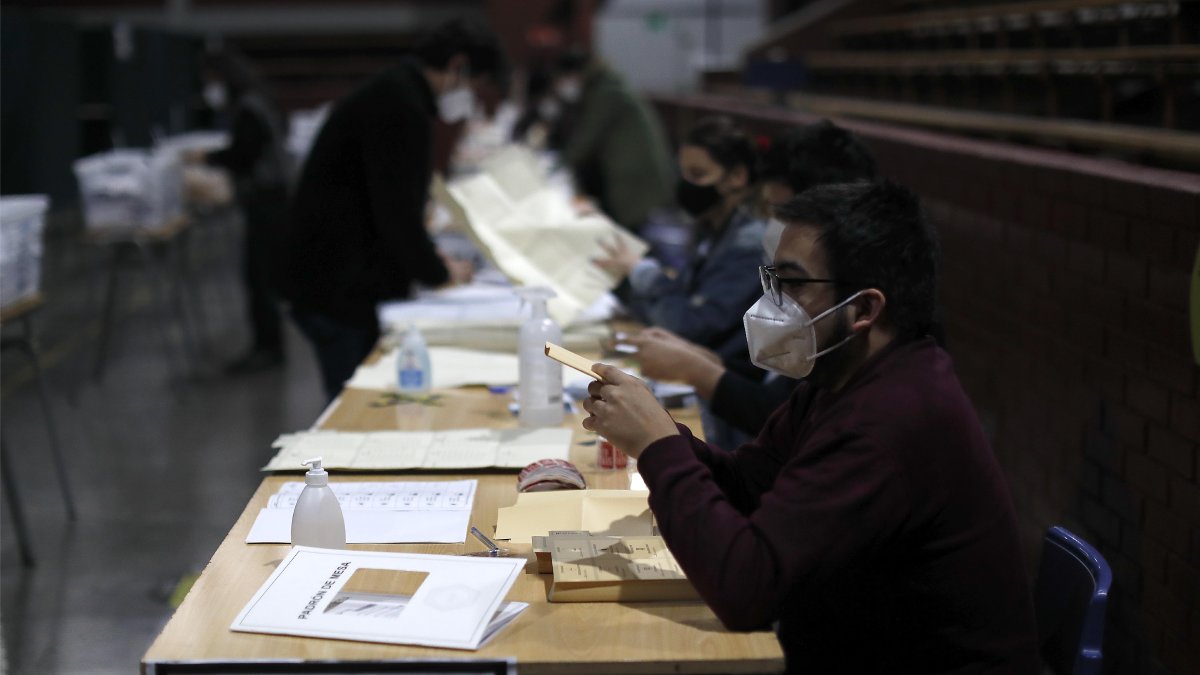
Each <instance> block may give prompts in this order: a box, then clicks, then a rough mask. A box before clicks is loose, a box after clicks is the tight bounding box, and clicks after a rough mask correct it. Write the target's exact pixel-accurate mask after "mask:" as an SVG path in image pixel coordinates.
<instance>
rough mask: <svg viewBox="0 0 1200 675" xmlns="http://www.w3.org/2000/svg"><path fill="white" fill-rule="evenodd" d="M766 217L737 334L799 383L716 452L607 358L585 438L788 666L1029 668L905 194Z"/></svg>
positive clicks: (810, 669)
mask: <svg viewBox="0 0 1200 675" xmlns="http://www.w3.org/2000/svg"><path fill="white" fill-rule="evenodd" d="M776 217H777V218H778V219H779V220H781V221H782V222H783V223H785V224H786V226H785V228H784V230H783V232H782V235H781V238H780V242H779V246H778V248H777V249H776V252H775V256H774V261H773V262H774V264H773V265H769V266H765V267H764V268H763V271H762V279H763V282H764V283H763V296H762V298H761V299H759V300H758V302H757V303H755V305H754V306H753V307H752V308H751V309H750V310H749V311H748V312H747V313H746V333H747V340H748V342H749V345H750V353H751V356H752V358H753V359H754V361H755V363H757V364H758V365H760V366H762V367H764V368H767V369H770V370H773V371H775V372H779V373H782V374H784V375H788V376H790V377H794V378H801V379H802V382H801V383H800V384H799V385H798V386H797V387H796V390H795V392H794V393H793V394H792V397H791V399H790V400H789V401H788V402H787V404H786V405H785V406H784V407H782V408H780V409H779V410H778V411H776V412H775V413H774V414H773V415H772V416H771V418H770V419H769V420H768V421H767V424H766V427H765V428H764V429H763V430H762V432H761V433H760V434H759V435H758V437H757V438H756V439H755V440H754V441H753V442H751V443H748V444H746V445H743V446H742V447H740V448H738V449H737V450H736V451H735V452H733V453H724V452H714V451H713V449H712V448H711V447H710V446H708V445H707V444H706V443H704V442H702V441H699V440H697V439H696V438H694V437H693V436H692V435H691V433H690V432H689V430H688V429H687V428H686V427H683V426H677V425H676V424H675V423H674V422H673V421H672V419H671V417H670V415H669V414H668V413H667V412H666V411H665V410H663V409H662V408H661V407H660V406H659V405H658V404H657V402H656V400H655V398H654V396H653V394H652V393H651V392H650V391H649V390H648V389H647V388H646V386H645V385H644V384H643V383H642V381H641V380H639V379H637V378H634V377H632V376H630V375H627V374H625V373H622V372H621V371H620V370H619V369H617V368H615V367H612V366H607V365H603V364H598V365H596V366H595V371H596V373H597V374H598V375H600V376H601V377H602V378H603V379H602V380H601V381H598V382H594V383H592V385H591V386H590V387H589V393H590V397H589V398H588V399H587V400H586V401H585V402H584V404H583V406H584V409H585V410H586V411H587V412H588V413H589V417H587V418H586V419H585V420H584V422H583V426H584V427H585V428H587V429H590V430H594V431H596V432H597V433H600V434H602V435H604V436H605V437H607V438H608V439H609V440H611V441H612V442H613V443H614V444H615V445H616V446H617V447H620V448H621V449H623V450H624V451H625V452H627V453H628V454H629V455H630V456H633V457H636V458H637V459H638V471H639V472H640V473H641V474H642V476H643V477H644V479H645V481H646V485H647V486H648V487H649V489H650V497H649V500H650V507H651V509H652V510H653V511H654V515H655V518H656V519H657V521H658V524H659V528H660V529H661V531H662V535H663V537H664V539H665V540H666V542H667V545H668V546H669V547H670V549H671V551H672V552H673V553H674V555H675V557H676V558H677V559H678V561H679V564H680V565H681V566H682V568H683V569H684V571H685V572H686V573H687V576H688V579H690V580H691V582H692V584H694V585H695V587H696V590H697V591H698V592H699V594H700V596H701V597H702V598H703V599H704V601H705V602H706V603H707V604H708V605H709V606H710V607H711V608H712V609H713V611H714V612H715V613H716V615H717V616H718V617H719V618H720V620H721V621H722V623H723V624H724V625H725V626H726V627H727V628H729V629H731V630H756V629H764V628H768V627H771V626H773V625H774V626H775V627H776V630H777V634H778V637H779V641H780V644H781V646H782V648H783V651H784V655H785V658H786V663H787V670H788V672H793V673H832V672H849V673H876V672H887V673H965V672H970V673H997V674H999V673H1004V674H1011V673H1034V672H1037V668H1038V658H1037V644H1036V643H1037V638H1036V630H1035V625H1034V613H1033V606H1032V599H1031V594H1030V588H1029V582H1028V579H1027V578H1026V574H1025V570H1024V567H1023V564H1022V555H1021V550H1020V544H1019V539H1018V535H1017V525H1016V518H1015V515H1014V510H1013V506H1012V502H1011V500H1010V497H1009V492H1008V487H1007V485H1006V484H1005V479H1004V473H1003V472H1002V471H1001V469H1000V467H999V465H998V463H997V462H996V459H995V457H994V456H993V454H992V451H991V449H990V448H989V447H988V443H987V440H986V439H985V437H984V433H983V429H982V428H981V426H980V423H979V420H978V418H977V417H976V414H975V411H974V410H973V408H972V406H971V402H970V401H969V400H968V398H967V396H966V394H965V392H964V391H963V389H962V386H961V385H960V383H959V382H958V379H957V377H956V376H955V374H954V368H953V364H952V362H951V360H950V357H949V356H948V355H947V354H946V353H945V352H944V351H943V350H942V349H941V348H940V347H939V346H938V345H937V344H936V342H935V341H934V339H933V338H931V337H928V336H926V334H927V332H928V328H929V325H930V324H931V322H932V321H933V313H934V298H935V293H936V287H937V280H938V267H939V263H938V260H937V256H938V254H937V241H936V238H935V234H934V232H933V230H932V229H931V228H930V226H929V225H928V224H927V222H926V221H925V219H924V217H923V216H922V214H921V209H920V205H919V203H918V200H917V198H916V197H915V196H914V195H913V194H912V193H910V192H909V191H908V190H906V189H904V188H902V187H900V186H898V185H895V184H892V183H882V184H863V183H858V184H848V185H829V186H822V187H817V188H813V189H812V190H809V191H807V192H805V193H804V194H802V195H801V196H800V197H798V198H796V199H794V200H793V201H791V202H789V203H787V204H786V205H784V206H782V207H780V208H779V209H777V211H776ZM922 336H924V337H922Z"/></svg>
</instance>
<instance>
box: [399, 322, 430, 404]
mask: <svg viewBox="0 0 1200 675" xmlns="http://www.w3.org/2000/svg"><path fill="white" fill-rule="evenodd" d="M432 379H433V368H432V367H431V366H430V365H429V349H428V348H426V346H425V338H423V337H422V336H421V331H419V330H417V327H416V326H409V327H408V334H407V335H405V336H404V342H403V343H401V345H400V351H399V353H397V354H396V382H397V383H398V384H399V385H400V391H410V392H412V391H429V388H430V386H431V384H430V382H431V380H432Z"/></svg>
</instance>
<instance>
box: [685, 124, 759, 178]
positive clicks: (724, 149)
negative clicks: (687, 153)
mask: <svg viewBox="0 0 1200 675" xmlns="http://www.w3.org/2000/svg"><path fill="white" fill-rule="evenodd" d="M683 144H684V145H694V146H696V147H698V148H704V149H705V150H706V151H708V154H710V155H712V158H713V160H714V161H716V163H717V164H720V165H721V166H722V167H724V168H725V169H727V170H728V169H734V168H736V167H738V166H744V167H746V176H747V179H748V180H747V182H749V183H753V182H754V180H755V177H756V176H757V169H758V167H757V164H756V162H755V153H754V142H753V141H752V140H751V139H750V136H748V135H747V134H746V132H744V131H742V129H741V128H740V127H738V126H737V125H736V124H734V123H733V120H732V119H730V118H728V117H725V116H724V115H717V116H714V117H706V118H704V119H702V120H700V121H699V122H697V123H696V126H694V127H692V128H691V129H690V130H689V131H688V132H687V135H686V136H684V137H683Z"/></svg>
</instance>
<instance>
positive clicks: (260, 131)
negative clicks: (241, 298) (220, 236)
mask: <svg viewBox="0 0 1200 675" xmlns="http://www.w3.org/2000/svg"><path fill="white" fill-rule="evenodd" d="M201 77H202V79H203V81H204V89H203V96H204V101H205V103H207V105H208V106H209V107H210V108H212V109H213V110H214V111H216V112H219V113H225V114H227V116H228V117H229V119H230V120H231V123H230V144H229V147H227V148H224V149H222V150H217V151H214V152H209V153H206V154H205V153H200V154H199V155H198V156H191V157H189V158H188V159H189V160H193V161H202V162H204V163H206V164H209V165H212V166H216V167H221V168H224V169H225V170H227V171H228V172H229V175H230V177H231V178H232V182H233V187H234V196H235V199H236V201H237V206H238V208H239V210H240V211H241V214H242V224H243V229H244V232H243V239H242V256H243V259H242V283H243V284H244V286H245V288H246V305H247V310H248V313H249V319H250V326H251V330H252V332H253V342H252V344H251V347H250V350H249V351H248V352H247V353H246V354H244V355H242V356H241V357H239V358H238V359H236V360H234V361H233V362H232V363H230V364H228V365H227V366H226V372H228V373H230V374H235V375H236V374H244V373H252V372H258V371H261V370H265V369H269V368H273V367H277V366H279V365H280V364H282V363H283V359H284V350H283V319H282V317H281V315H280V311H279V304H278V302H279V298H278V293H277V291H276V284H275V270H274V262H275V261H274V258H275V253H276V251H277V250H278V248H279V246H278V236H279V232H280V229H281V227H282V224H283V222H284V219H285V217H286V214H287V180H288V161H287V155H286V153H285V152H284V149H283V143H284V139H285V138H286V136H287V134H286V130H285V129H286V122H285V121H284V118H283V114H282V113H281V112H280V111H279V109H278V107H276V105H275V103H274V102H273V101H272V100H271V98H270V97H269V96H268V95H267V92H266V88H265V87H264V86H263V84H262V82H261V80H260V78H259V77H258V75H257V73H256V72H255V71H254V69H253V68H252V67H251V66H250V64H249V62H248V61H247V60H246V59H245V57H243V56H242V55H241V54H239V53H237V52H235V51H233V50H230V49H228V48H226V49H224V50H222V51H220V52H215V53H212V54H209V55H207V56H206V57H205V58H204V60H203V62H202V66H201Z"/></svg>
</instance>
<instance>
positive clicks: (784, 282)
mask: <svg viewBox="0 0 1200 675" xmlns="http://www.w3.org/2000/svg"><path fill="white" fill-rule="evenodd" d="M758 278H759V279H760V280H761V281H762V289H763V293H764V294H766V295H767V296H769V297H770V298H771V300H772V301H774V303H775V304H776V305H778V306H781V307H782V306H783V287H784V286H800V285H802V284H836V283H837V279H814V278H812V277H793V278H790V279H788V278H784V277H781V276H779V271H778V268H777V267H776V266H775V265H759V267H758Z"/></svg>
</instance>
